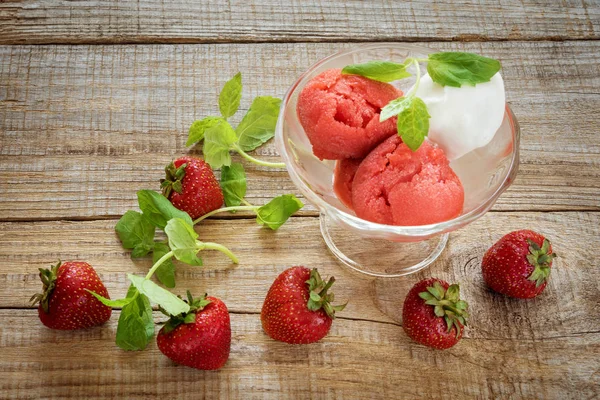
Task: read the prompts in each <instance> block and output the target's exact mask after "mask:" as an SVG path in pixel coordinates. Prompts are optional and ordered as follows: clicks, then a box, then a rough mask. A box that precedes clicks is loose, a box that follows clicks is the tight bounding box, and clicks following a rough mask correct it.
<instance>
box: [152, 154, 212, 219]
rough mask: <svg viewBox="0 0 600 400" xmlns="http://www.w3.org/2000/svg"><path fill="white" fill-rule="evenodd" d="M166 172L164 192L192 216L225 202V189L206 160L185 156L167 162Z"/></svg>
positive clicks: (163, 183)
mask: <svg viewBox="0 0 600 400" xmlns="http://www.w3.org/2000/svg"><path fill="white" fill-rule="evenodd" d="M165 173H166V178H165V179H161V181H160V182H161V187H162V191H163V195H164V196H165V197H166V198H168V199H169V200H170V201H171V203H173V205H174V206H175V207H176V208H178V209H180V210H182V211H185V212H187V213H188V214H190V217H192V219H196V218H198V217H201V216H203V215H204V214H206V213H209V212H211V211H213V210H216V209H217V208H219V207H221V206H222V205H223V191H222V190H221V187H220V186H219V182H218V181H217V178H216V177H215V174H214V173H213V170H212V169H211V168H210V166H209V165H208V164H207V163H206V162H204V160H201V159H199V158H194V157H181V158H178V159H177V160H175V161H173V162H172V163H171V164H169V165H167V167H166V168H165Z"/></svg>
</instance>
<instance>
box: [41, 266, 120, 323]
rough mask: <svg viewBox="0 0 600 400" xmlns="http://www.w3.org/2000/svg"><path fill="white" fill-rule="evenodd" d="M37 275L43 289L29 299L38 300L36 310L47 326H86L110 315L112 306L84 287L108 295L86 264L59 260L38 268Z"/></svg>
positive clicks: (94, 273) (104, 319) (102, 320)
mask: <svg viewBox="0 0 600 400" xmlns="http://www.w3.org/2000/svg"><path fill="white" fill-rule="evenodd" d="M40 279H41V280H42V282H43V283H44V288H43V293H41V294H35V295H33V297H32V298H31V301H33V304H36V303H37V302H39V303H40V305H39V307H38V314H39V317H40V320H41V321H42V323H43V324H44V325H46V326H47V327H48V328H52V329H63V330H73V329H82V328H89V327H91V326H95V325H100V324H103V323H105V322H106V321H108V319H109V318H110V315H111V313H112V309H111V308H110V307H108V306H105V305H104V304H102V303H101V302H100V301H99V300H98V299H96V298H95V297H94V296H93V295H92V294H91V293H89V292H88V291H86V290H85V289H87V290H90V291H92V292H95V293H97V294H99V295H101V296H103V297H106V298H107V299H110V297H109V296H108V291H107V290H106V288H105V287H104V285H103V284H102V282H101V281H100V278H98V274H96V271H94V268H92V266H91V265H90V264H88V263H86V262H75V261H69V262H65V263H61V262H60V261H59V262H58V264H56V265H54V266H52V267H51V268H49V269H44V268H40Z"/></svg>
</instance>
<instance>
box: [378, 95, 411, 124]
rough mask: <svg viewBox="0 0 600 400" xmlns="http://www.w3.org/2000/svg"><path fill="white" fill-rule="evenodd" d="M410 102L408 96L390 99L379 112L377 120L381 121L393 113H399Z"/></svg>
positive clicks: (393, 114)
mask: <svg viewBox="0 0 600 400" xmlns="http://www.w3.org/2000/svg"><path fill="white" fill-rule="evenodd" d="M410 103H411V100H410V97H400V98H397V99H395V100H392V101H390V102H389V103H387V105H386V106H385V107H383V108H382V109H381V113H380V114H379V122H383V121H385V120H387V119H389V118H391V117H393V116H395V115H398V114H400V113H401V112H402V111H404V109H405V108H406V107H408V106H409V105H410Z"/></svg>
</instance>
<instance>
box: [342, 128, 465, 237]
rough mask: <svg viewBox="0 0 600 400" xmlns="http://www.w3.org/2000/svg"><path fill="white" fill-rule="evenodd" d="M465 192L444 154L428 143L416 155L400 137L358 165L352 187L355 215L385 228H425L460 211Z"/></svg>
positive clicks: (389, 140) (452, 216)
mask: <svg viewBox="0 0 600 400" xmlns="http://www.w3.org/2000/svg"><path fill="white" fill-rule="evenodd" d="M464 197H465V196H464V189H463V186H462V184H461V182H460V180H459V179H458V176H456V174H455V173H454V171H452V169H451V168H450V165H449V162H448V159H447V158H446V156H445V155H444V151H443V150H442V149H440V148H437V147H434V146H433V145H431V144H430V143H429V142H428V141H425V142H423V144H422V145H421V147H420V148H419V149H418V150H417V151H416V152H413V151H412V150H410V149H409V148H408V147H407V146H406V145H405V144H404V143H402V140H401V139H400V137H398V136H397V135H394V136H392V137H390V138H389V139H387V140H386V141H384V142H383V143H381V144H380V145H379V146H377V147H376V148H375V149H374V150H373V151H372V152H371V153H370V154H369V155H368V156H367V157H366V158H365V159H364V161H363V162H362V163H361V164H360V166H359V168H358V170H357V171H356V175H355V176H354V181H353V183H352V204H353V206H354V211H355V212H356V215H357V216H358V217H360V218H362V219H366V220H368V221H372V222H377V223H380V224H387V225H405V226H407V225H427V224H433V223H437V222H442V221H447V220H449V219H452V218H455V217H457V216H458V215H460V213H461V212H462V208H463V203H464Z"/></svg>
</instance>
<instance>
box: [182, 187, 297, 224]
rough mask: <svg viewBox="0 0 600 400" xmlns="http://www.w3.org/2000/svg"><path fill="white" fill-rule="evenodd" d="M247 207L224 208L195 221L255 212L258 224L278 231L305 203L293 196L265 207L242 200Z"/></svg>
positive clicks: (272, 201)
mask: <svg viewBox="0 0 600 400" xmlns="http://www.w3.org/2000/svg"><path fill="white" fill-rule="evenodd" d="M242 202H243V203H244V204H246V205H245V206H233V207H223V208H219V209H217V210H214V211H211V212H209V213H207V214H204V215H203V216H201V217H200V218H198V219H197V220H195V221H194V224H198V223H200V222H201V221H203V220H205V219H206V218H208V217H210V216H213V215H215V214H218V213H222V212H235V211H253V212H255V213H256V223H257V224H259V225H264V226H266V227H268V228H270V229H272V230H274V231H275V230H277V229H279V227H281V225H283V224H285V222H286V221H287V220H288V219H289V218H290V217H291V216H292V215H293V214H294V213H295V212H296V211H298V210H300V209H301V208H302V207H304V203H302V201H300V199H298V198H297V197H296V196H294V195H293V194H284V195H281V196H277V197H275V198H273V199H272V200H271V201H269V202H268V203H267V204H265V205H263V206H253V205H252V204H250V203H248V202H247V201H245V200H242Z"/></svg>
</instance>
